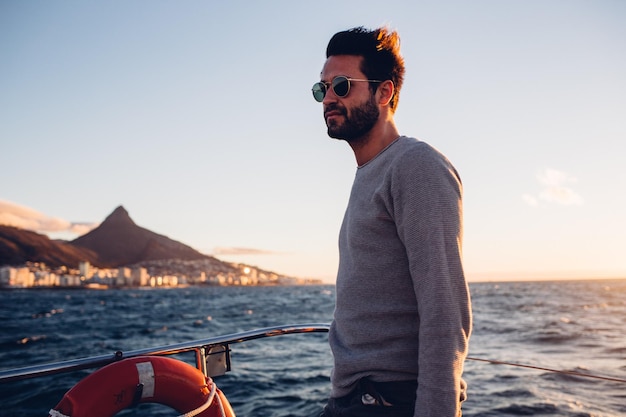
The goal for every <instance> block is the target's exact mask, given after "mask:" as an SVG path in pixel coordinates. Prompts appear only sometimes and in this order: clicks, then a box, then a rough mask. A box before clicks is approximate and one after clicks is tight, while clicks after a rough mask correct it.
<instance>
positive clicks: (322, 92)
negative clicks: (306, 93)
mask: <svg viewBox="0 0 626 417" xmlns="http://www.w3.org/2000/svg"><path fill="white" fill-rule="evenodd" d="M311 91H313V98H314V99H315V101H318V102H320V103H321V102H322V100H324V96H326V86H325V85H324V83H315V84H313V88H312V89H311Z"/></svg>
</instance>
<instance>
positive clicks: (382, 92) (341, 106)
mask: <svg viewBox="0 0 626 417" xmlns="http://www.w3.org/2000/svg"><path fill="white" fill-rule="evenodd" d="M399 43H400V40H399V37H398V34H397V33H396V32H394V31H389V30H388V29H386V28H380V29H376V30H373V31H369V30H366V29H364V28H354V29H351V30H348V31H344V32H339V33H337V34H335V35H334V36H333V37H332V39H331V40H330V42H329V44H328V47H327V50H326V57H327V59H326V62H325V64H324V66H323V69H322V72H321V82H319V83H316V84H315V85H314V86H313V96H314V98H315V99H316V100H317V101H319V102H321V103H322V104H323V110H324V119H325V121H326V125H327V127H328V135H329V136H330V137H332V138H337V139H342V140H345V141H346V142H347V143H348V144H349V145H350V147H351V148H352V151H353V152H354V156H355V157H356V162H357V165H358V168H357V172H356V177H355V180H354V184H353V186H352V192H351V195H350V199H349V202H348V207H347V210H346V213H345V216H344V220H343V224H342V226H341V231H340V235H339V252H340V260H339V271H338V274H337V300H336V307H335V313H334V320H333V323H332V325H331V330H330V334H329V343H330V346H331V349H332V352H333V357H334V367H333V371H332V375H331V382H332V390H331V394H330V399H329V401H328V404H327V405H326V407H325V408H324V413H323V414H322V416H325V417H336V416H396V417H398V416H415V417H417V416H431V417H457V416H460V415H461V402H462V401H464V399H465V383H464V381H463V380H462V379H461V374H462V372H463V362H464V360H465V357H466V355H467V349H468V341H469V336H470V332H471V325H472V324H471V322H472V317H471V306H470V297H469V291H468V287H467V283H466V281H465V277H464V273H463V267H462V263H461V239H462V214H461V213H462V205H461V194H462V187H461V181H460V179H459V176H458V174H457V172H456V170H455V169H454V167H453V166H452V165H451V163H450V162H449V161H448V160H447V159H446V158H445V157H444V156H443V155H442V154H440V153H439V152H438V151H436V150H435V149H434V148H432V147H431V146H429V145H427V144H426V143H424V142H421V141H419V140H417V139H413V138H409V137H405V136H400V135H399V133H398V130H397V128H396V126H395V122H394V112H395V110H396V107H397V105H398V98H399V93H400V88H401V86H402V80H403V77H404V60H403V58H402V57H401V56H400V51H399Z"/></svg>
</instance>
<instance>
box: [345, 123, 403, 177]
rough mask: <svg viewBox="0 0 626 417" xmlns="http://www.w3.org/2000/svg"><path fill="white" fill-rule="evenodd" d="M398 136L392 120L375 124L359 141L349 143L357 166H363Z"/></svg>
mask: <svg viewBox="0 0 626 417" xmlns="http://www.w3.org/2000/svg"><path fill="white" fill-rule="evenodd" d="M398 136H400V134H399V133H398V129H396V125H395V123H394V121H393V119H389V120H385V121H384V122H381V123H378V124H376V125H375V126H374V127H373V128H372V130H370V131H369V132H368V133H367V134H366V135H365V136H364V137H363V138H361V140H358V141H354V142H350V147H351V148H352V151H353V152H354V157H355V158H356V163H357V165H358V166H361V165H365V164H366V163H368V162H369V161H371V160H372V159H373V158H374V157H375V156H376V155H378V154H379V153H380V151H382V150H383V149H385V148H386V147H387V146H389V144H390V143H391V142H393V141H394V140H396V139H397V138H398Z"/></svg>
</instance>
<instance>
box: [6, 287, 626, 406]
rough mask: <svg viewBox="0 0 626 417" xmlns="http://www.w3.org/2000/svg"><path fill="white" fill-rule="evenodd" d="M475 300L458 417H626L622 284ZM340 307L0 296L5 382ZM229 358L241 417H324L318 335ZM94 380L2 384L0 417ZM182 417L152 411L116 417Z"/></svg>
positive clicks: (78, 294) (323, 348)
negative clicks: (22, 370) (56, 365)
mask: <svg viewBox="0 0 626 417" xmlns="http://www.w3.org/2000/svg"><path fill="white" fill-rule="evenodd" d="M470 290H471V294H472V302H473V312H474V331H473V334H472V336H471V340H470V354H469V356H470V359H468V360H467V361H466V364H465V372H464V379H465V380H466V381H467V383H468V386H469V391H468V399H467V401H466V402H465V403H464V404H463V415H464V417H468V416H469V417H472V416H474V417H478V416H481V417H482V416H498V417H506V416H571V417H591V416H594V417H595V416H603V417H609V416H611V417H617V416H626V280H587V281H553V282H545V281H544V282H498V283H496V282H489V283H470ZM334 299H335V287H334V286H332V285H319V286H313V285H311V286H282V287H188V288H168V289H164V288H161V289H111V290H104V291H103V290H87V289H75V290H69V289H11V290H2V291H0V370H6V369H11V368H17V367H23V366H30V365H35V364H46V363H51V362H57V361H64V360H69V359H76V358H83V357H91V356H99V355H106V354H112V353H113V352H115V351H118V350H120V351H130V350H137V349H143V348H150V347H157V346H166V345H171V344H177V343H182V342H189V341H193V340H200V339H206V338H210V337H214V336H219V335H225V334H232V333H235V332H240V331H248V330H253V329H257V328H263V327H270V326H279V325H284V324H287V325H292V324H303V323H329V322H330V321H331V319H332V314H333V308H334ZM231 348H232V358H231V361H232V370H231V371H230V372H229V373H227V374H226V375H224V376H220V377H215V378H214V381H215V383H216V384H217V386H218V387H219V388H220V389H221V390H222V391H223V392H224V393H225V394H226V396H227V397H228V399H229V401H230V403H231V405H232V407H233V409H234V411H235V413H236V414H237V415H238V416H240V417H241V416H247V417H254V416H258V417H268V416H278V417H287V416H298V417H314V416H318V415H319V413H320V412H321V409H322V407H323V405H324V403H325V402H326V399H327V397H328V394H329V391H330V382H329V376H330V369H331V365H332V358H331V353H330V349H329V347H328V336H327V334H326V333H305V334H292V335H285V336H280V337H272V338H266V339H257V340H252V341H248V342H245V343H238V344H234V345H232V346H231ZM187 355H189V354H187ZM181 356H183V355H181ZM191 356H192V358H189V359H187V358H181V360H185V361H187V360H189V361H190V362H193V355H191ZM89 372H91V370H81V371H74V372H70V373H64V374H59V375H49V376H44V377H39V378H34V379H28V380H23V381H13V382H5V383H2V384H0V405H1V407H0V416H11V417H17V416H45V415H47V413H48V410H50V409H51V408H53V407H54V406H55V405H56V404H57V403H58V402H59V401H60V400H61V398H62V397H63V395H64V393H65V392H66V391H67V390H69V389H70V388H71V387H72V386H73V385H74V384H76V383H77V382H79V381H80V380H81V378H84V377H85V376H86V375H87V374H88V373H89ZM563 372H565V373H563ZM178 414H179V413H178V412H176V411H175V410H173V409H171V408H168V407H166V406H163V405H160V404H140V405H138V406H137V407H135V408H133V409H129V410H124V411H122V412H120V413H118V415H119V416H130V415H132V416H139V415H145V416H148V415H150V416H177V415H178Z"/></svg>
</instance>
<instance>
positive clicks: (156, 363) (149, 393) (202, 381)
mask: <svg viewBox="0 0 626 417" xmlns="http://www.w3.org/2000/svg"><path fill="white" fill-rule="evenodd" d="M209 401H210V404H209ZM137 403H159V404H163V405H166V406H168V407H171V408H173V409H175V410H176V411H178V412H179V413H183V414H184V415H185V416H188V417H191V416H201V417H235V413H234V412H233V410H232V408H231V406H230V403H229V402H228V400H227V399H226V396H225V395H224V394H223V393H222V391H220V390H219V389H218V388H217V387H216V386H215V384H214V383H213V380H212V379H211V378H206V377H205V376H204V374H203V373H202V372H201V371H200V370H198V369H196V368H194V367H193V366H191V365H189V364H187V363H185V362H182V361H179V360H176V359H172V358H166V357H162V356H140V357H136V358H130V359H124V360H121V361H119V362H115V363H112V364H110V365H107V366H105V367H103V368H100V369H99V370H97V371H95V372H94V373H92V374H90V375H89V376H87V377H86V378H84V379H83V380H81V381H80V382H79V383H78V384H76V385H75V386H74V387H72V388H71V389H70V390H69V391H68V392H66V393H65V396H63V398H62V399H61V401H60V402H59V403H58V404H57V405H56V407H54V408H53V409H52V410H50V413H49V417H111V416H114V415H115V414H117V413H118V412H120V411H121V410H123V409H125V408H128V407H131V406H133V405H136V404H137Z"/></svg>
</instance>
